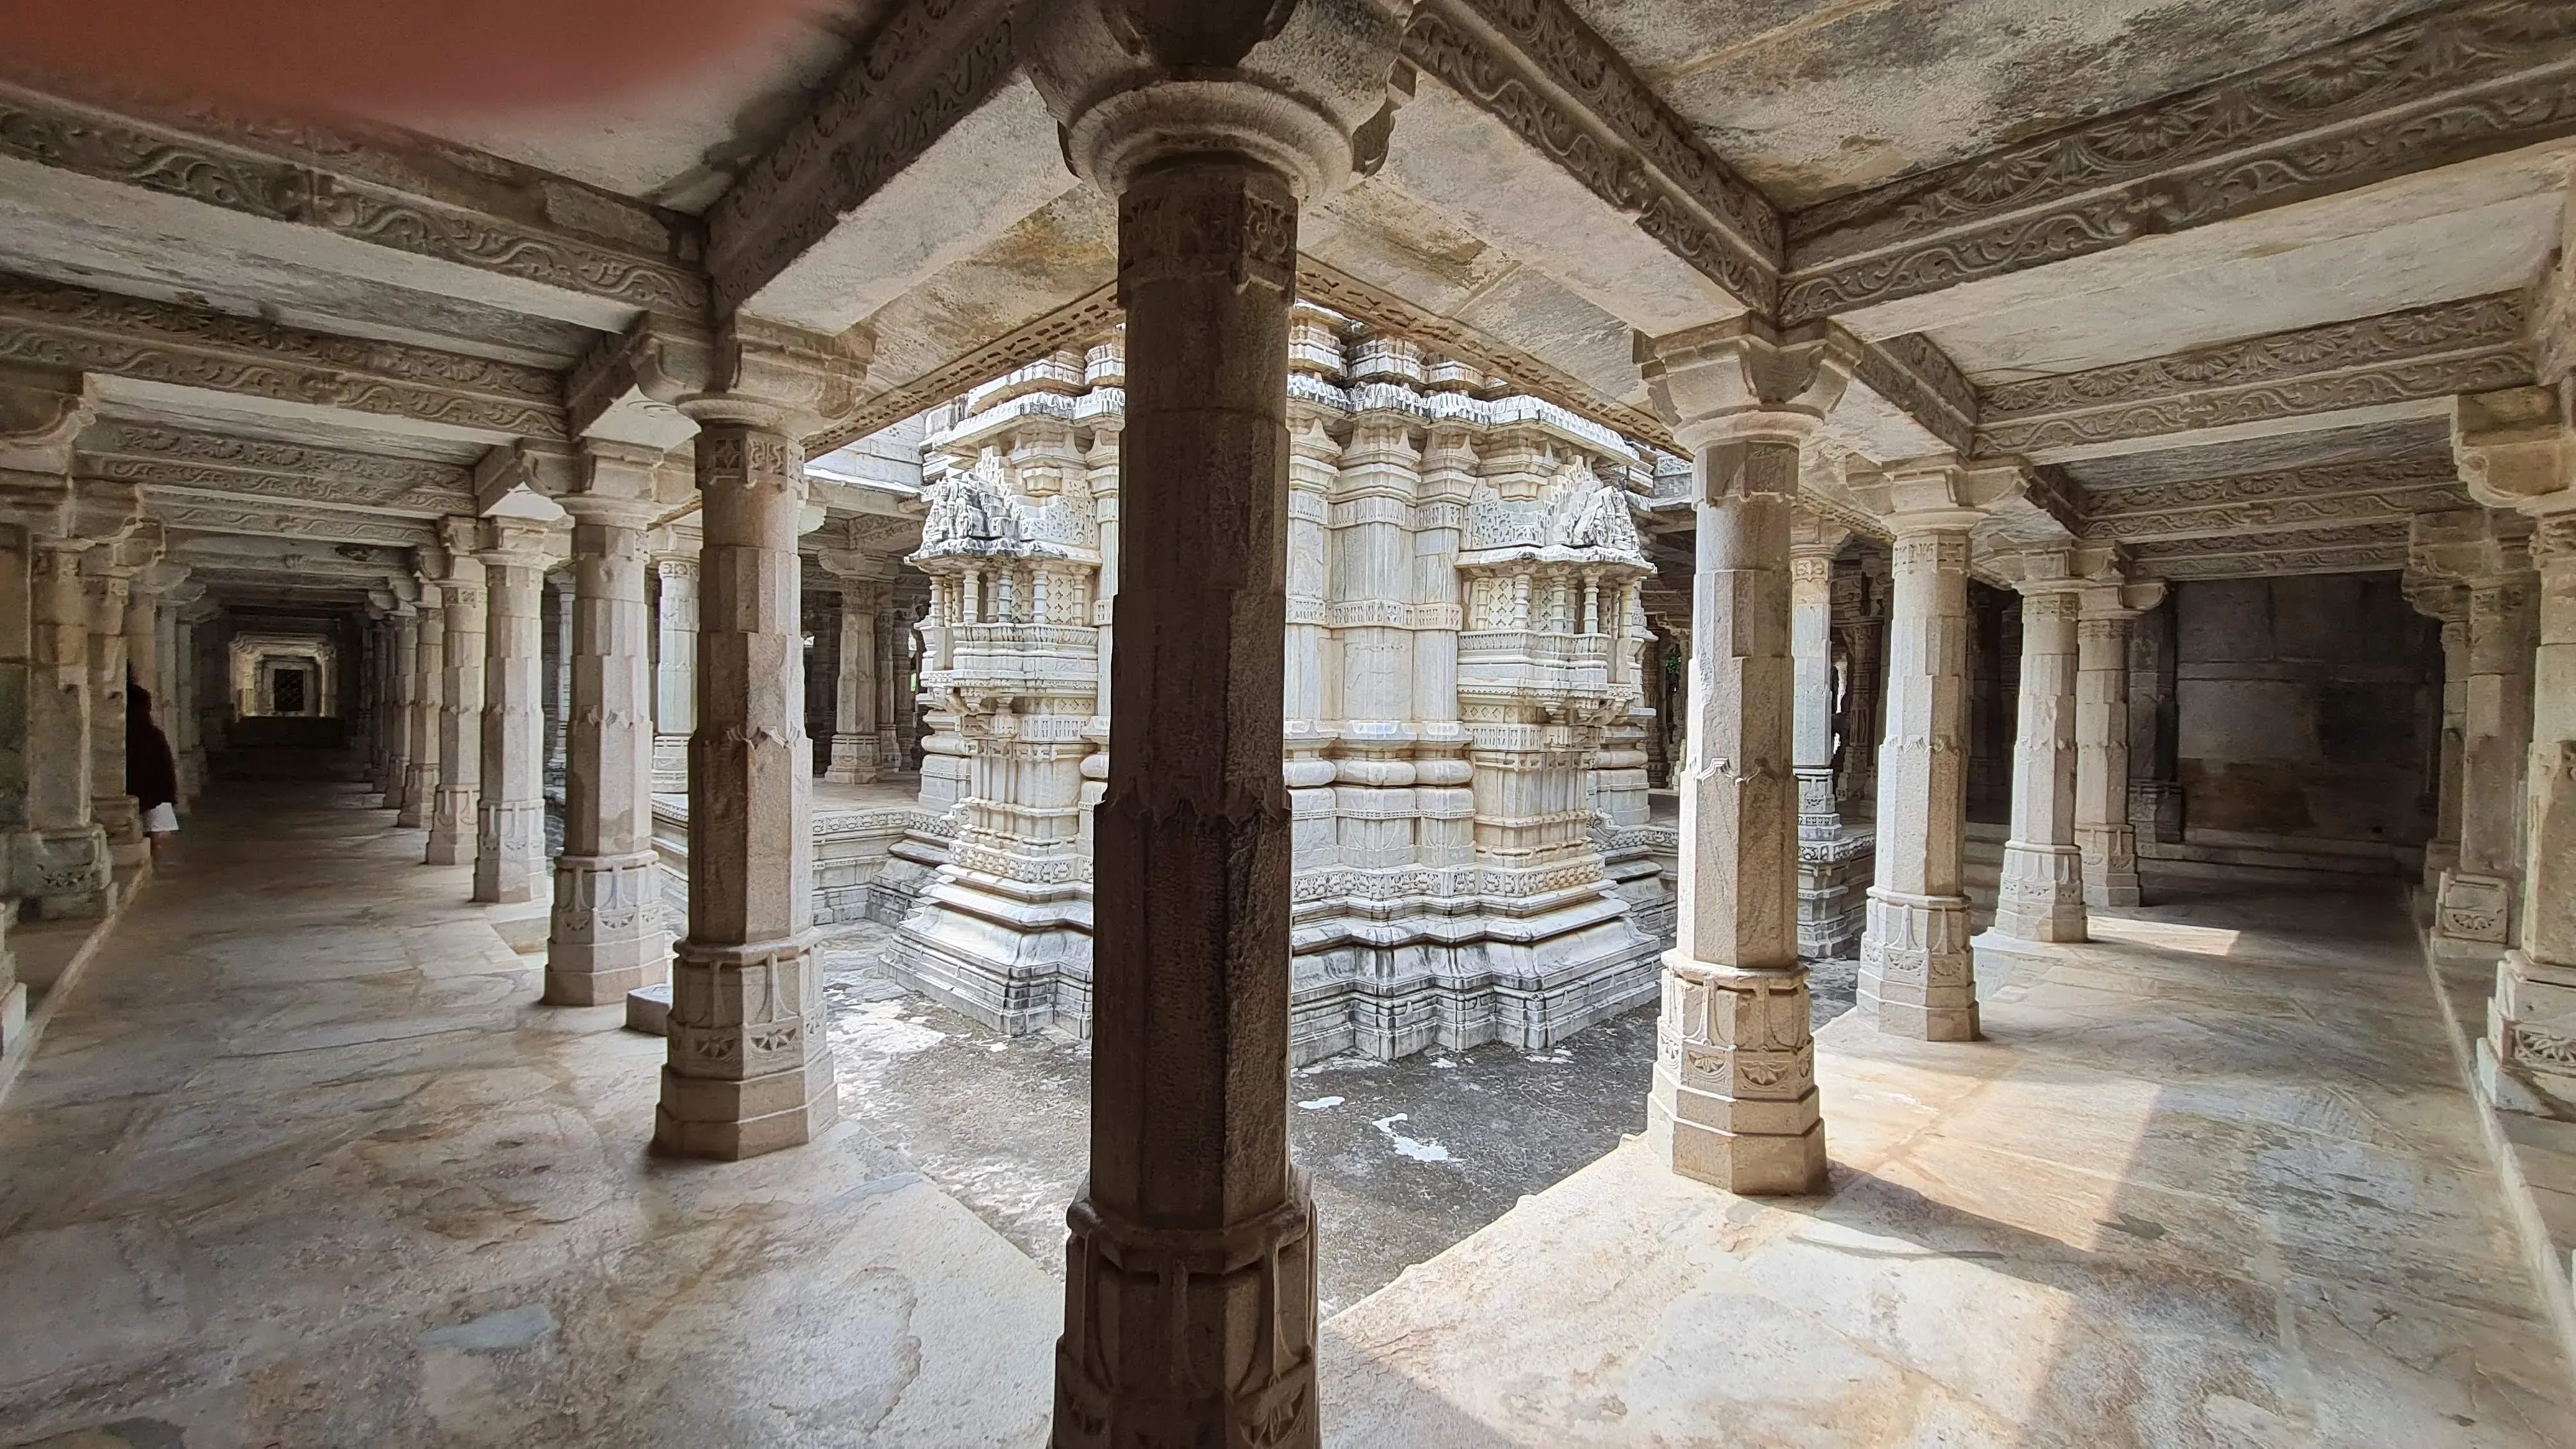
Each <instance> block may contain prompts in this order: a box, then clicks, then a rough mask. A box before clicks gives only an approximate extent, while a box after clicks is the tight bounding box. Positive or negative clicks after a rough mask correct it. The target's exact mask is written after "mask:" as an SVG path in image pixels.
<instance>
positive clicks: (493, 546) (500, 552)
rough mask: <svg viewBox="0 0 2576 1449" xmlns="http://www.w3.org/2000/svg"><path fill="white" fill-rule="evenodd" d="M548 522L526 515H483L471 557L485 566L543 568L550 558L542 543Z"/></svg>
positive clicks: (547, 535) (540, 570) (549, 530)
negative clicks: (513, 516)
mask: <svg viewBox="0 0 2576 1449" xmlns="http://www.w3.org/2000/svg"><path fill="white" fill-rule="evenodd" d="M554 531H555V530H554V528H553V527H552V526H551V525H548V524H544V523H539V522H537V521H536V520H534V519H527V518H487V519H484V520H483V526H482V528H481V529H480V530H479V531H478V536H477V537H476V539H475V544H476V547H475V550H474V559H475V562H477V563H479V564H481V565H483V566H484V567H485V568H486V569H531V570H535V571H536V572H538V573H543V572H544V571H545V568H546V565H547V564H548V563H550V562H552V555H551V553H550V551H549V550H548V549H547V547H546V544H547V541H548V539H549V538H550V536H551V535H552V534H553V533H554Z"/></svg>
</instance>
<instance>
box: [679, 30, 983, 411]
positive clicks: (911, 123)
mask: <svg viewBox="0 0 2576 1449" xmlns="http://www.w3.org/2000/svg"><path fill="white" fill-rule="evenodd" d="M1010 12H1011V5H1010V3H1009V0H910V3H908V4H905V5H903V6H902V7H901V8H900V9H898V10H897V11H896V12H895V14H894V16H893V18H891V19H890V20H888V21H887V22H886V23H885V25H884V26H883V28H881V29H879V30H878V31H877V33H876V34H875V35H874V36H873V37H871V38H870V39H869V40H868V42H867V43H866V44H865V45H863V46H861V47H860V48H859V51H858V53H857V54H856V55H855V56H853V57H852V58H851V60H850V62H849V64H848V65H846V66H845V67H843V68H842V70H841V73H840V74H839V75H838V76H836V77H834V78H833V81H832V83H831V85H830V86H829V87H828V88H826V89H825V90H824V91H823V92H822V93H821V94H820V95H818V96H817V97H816V98H815V100H814V104H813V107H812V108H811V109H810V110H808V111H807V112H806V113H805V115H804V116H803V117H802V118H801V119H799V120H798V121H797V123H796V124H795V126H793V127H792V128H790V129H789V131H788V132H787V134H786V135H785V136H784V137H782V138H781V139H780V140H779V142H778V144H777V145H776V146H775V147H774V148H772V149H771V151H770V152H769V154H768V155H766V156H764V157H762V158H761V159H760V160H759V161H758V162H757V163H756V164H754V165H753V166H752V167H751V168H750V169H748V170H746V171H744V172H743V174H742V175H741V176H740V177H739V178H737V179H736V180H735V182H734V184H733V185H732V187H730V188H729V189H727V190H726V192H725V194H724V195H723V196H722V197H720V198H718V199H717V201H716V204H715V205H714V206H713V207H711V208H709V210H708V212H707V242H708V270H709V271H711V272H712V273H713V274H714V276H715V295H716V302H717V305H718V307H719V308H720V309H721V310H726V311H730V310H731V309H733V308H735V307H738V306H740V305H742V303H743V302H744V301H745V299H747V298H749V297H750V296H751V295H752V294H753V293H755V292H758V291H759V290H760V289H761V288H762V287H763V286H766V285H767V284H768V283H769V281H770V279H771V278H773V277H776V276H777V275H778V274H779V273H780V272H781V271H783V270H785V269H786V268H787V266H788V264H789V263H791V262H793V261H794V260H795V259H796V258H797V257H799V256H801V255H802V254H804V252H805V251H806V250H807V249H809V248H811V247H812V246H813V245H814V244H815V243H816V242H819V241H821V240H822V239H823V238H824V237H825V236H826V235H828V234H830V232H831V230H832V228H833V227H835V226H837V225H838V224H839V223H840V220H841V218H842V217H844V216H846V215H848V214H849V213H850V212H852V211H854V210H856V209H857V208H858V206H859V204H860V203H861V202H863V201H865V200H867V199H868V197H869V196H871V195H873V194H874V193H875V192H876V190H877V188H879V187H881V186H883V185H884V184H885V183H886V181H887V180H888V179H889V178H891V177H892V176H894V175H895V173H897V172H898V171H901V170H902V169H903V168H904V167H906V166H908V165H910V164H911V163H912V162H914V161H916V160H918V159H920V157H921V155H922V154H923V153H924V152H926V151H928V150H929V149H930V146H931V144H932V143H933V142H935V141H937V140H938V139H939V138H940V137H941V136H943V135H945V134H946V133H947V131H948V129H949V127H951V126H954V125H955V124H957V122H959V121H960V120H962V119H964V118H965V117H966V116H968V115H970V114H972V113H973V112H974V111H975V109H976V108H977V107H979V106H981V105H983V104H984V102H985V101H986V100H987V99H989V98H990V97H991V96H992V94H993V93H994V92H995V91H996V90H998V89H1000V87H1001V84H1002V82H1003V81H1004V79H1006V78H1007V77H1008V76H1009V75H1010V74H1011V72H1012V70H1013V69H1014V67H1015V66H1016V64H1017V62H1016V60H1015V58H1014V56H1013V54H1012V49H1011V46H1012V34H1011V13H1010ZM898 416H901V415H900V414H898ZM854 436H859V435H854Z"/></svg>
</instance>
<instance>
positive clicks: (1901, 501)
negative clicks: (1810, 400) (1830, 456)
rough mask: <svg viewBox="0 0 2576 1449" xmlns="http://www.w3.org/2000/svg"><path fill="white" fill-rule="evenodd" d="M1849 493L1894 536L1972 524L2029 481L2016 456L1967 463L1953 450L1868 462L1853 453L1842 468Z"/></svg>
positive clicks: (1965, 526)
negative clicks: (1869, 464) (2008, 459)
mask: <svg viewBox="0 0 2576 1449" xmlns="http://www.w3.org/2000/svg"><path fill="white" fill-rule="evenodd" d="M1844 486H1845V487H1846V488H1847V489H1849V490H1850V493H1851V496H1852V499H1853V501H1854V502H1856V503H1858V504H1859V505H1860V506H1861V507H1862V508H1864V509H1867V510H1868V511H1869V512H1870V513H1872V514H1874V515H1876V516H1877V517H1878V518H1879V519H1880V520H1882V521H1883V522H1885V523H1886V524H1887V526H1888V528H1889V529H1890V530H1891V531H1893V532H1894V533H1896V534H1897V535H1899V536H1900V537H1901V536H1903V535H1906V534H1913V533H1931V532H1940V531H1945V530H1959V529H1968V528H1974V527H1975V526H1976V525H1977V523H1978V521H1979V520H1981V519H1983V518H1984V517H1985V516H1986V515H1987V514H1989V513H1992V512H1993V511H1994V510H1995V509H1996V508H1997V507H1998V506H1999V505H2001V504H2003V503H2004V502H2005V501H2007V500H2009V499H2012V498H2015V497H2018V496H2020V495H2021V494H2022V493H2023V492H2024V490H2026V489H2027V488H2028V487H2029V486H2030V475H2029V473H2028V471H2027V470H2026V469H2024V468H2023V467H2022V465H2021V464H2020V463H2018V462H2003V463H1977V464H1970V463H1967V462H1965V461H1963V460H1961V459H1960V458H1959V457H1958V456H1957V455H1956V454H1951V453H1937V454H1933V455H1931V456H1929V457H1922V458H1905V459H1900V460H1898V461H1895V462H1891V463H1887V464H1883V465H1881V466H1878V467H1875V468H1871V467H1867V466H1864V465H1862V464H1861V463H1860V461H1859V460H1858V459H1854V460H1853V461H1852V464H1851V466H1849V467H1848V468H1847V469H1846V470H1845V472H1844Z"/></svg>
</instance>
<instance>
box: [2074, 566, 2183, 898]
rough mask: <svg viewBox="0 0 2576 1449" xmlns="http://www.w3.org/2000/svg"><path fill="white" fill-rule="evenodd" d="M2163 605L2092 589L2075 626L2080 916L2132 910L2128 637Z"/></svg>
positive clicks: (2116, 589) (2138, 588) (2134, 864)
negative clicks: (2147, 614)
mask: <svg viewBox="0 0 2576 1449" xmlns="http://www.w3.org/2000/svg"><path fill="white" fill-rule="evenodd" d="M2163 598H2164V585H2163V584H2161V583H2152V582H2151V583H2142V584H2097V585H2094V586H2091V587H2088V588H2086V589H2085V590H2084V593H2083V601H2084V602H2083V608H2082V612H2080V613H2079V614H2078V615H2077V616H2076V622H2075V651H2076V654H2075V666H2076V676H2075V845H2076V848H2077V849H2078V850H2080V851H2081V852H2082V853H2083V857H2084V904H2085V906H2086V907H2087V908H2088V909H2092V910H2100V909H2103V908H2105V907H2122V906H2134V905H2136V904H2138V832H2137V829H2136V827H2134V826H2133V825H2131V824H2130V821H2129V631H2130V630H2131V629H2132V628H2133V627H2135V625H2136V622H2137V619H2138V616H2139V615H2140V614H2143V613H2145V612H2146V611H2148V610H2149V609H2152V608H2154V607H2155V606H2156V605H2157V604H2158V603H2160V602H2161V601H2162V600H2163Z"/></svg>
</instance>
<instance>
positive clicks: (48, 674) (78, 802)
mask: <svg viewBox="0 0 2576 1449" xmlns="http://www.w3.org/2000/svg"><path fill="white" fill-rule="evenodd" d="M88 548H89V543H88V541H87V540H85V539H83V538H81V537H79V536H78V535H77V534H70V535H61V536H54V537H40V538H37V539H36V540H34V557H33V560H32V563H31V568H30V573H31V581H30V584H29V597H30V613H31V615H32V619H33V627H34V632H33V636H32V641H31V647H30V649H29V658H30V665H31V668H30V677H29V684H28V704H27V761H28V782H27V834H26V835H25V836H23V837H21V838H20V839H19V840H18V841H17V842H16V843H15V844H16V849H15V851H14V852H13V853H14V854H15V856H16V859H15V860H13V861H12V862H11V865H12V870H11V876H12V879H13V881H14V883H15V885H16V888H17V891H18V893H19V894H20V895H22V896H23V897H25V898H27V899H30V900H33V901H34V902H35V903H36V904H35V910H36V914H37V915H39V916H43V917H47V918H58V917H70V916H95V915H98V914H99V913H101V912H102V911H104V910H106V909H107V900H108V894H107V893H108V881H109V873H110V869H111V865H112V861H111V856H110V851H109V847H108V840H107V832H106V830H105V829H104V828H103V827H102V826H100V824H99V823H98V817H97V814H96V805H95V803H94V802H95V798H96V797H95V795H94V794H93V789H94V783H93V782H94V778H95V777H94V775H93V773H92V761H93V758H94V757H93V755H92V752H91V749H90V716H91V714H92V712H93V711H94V710H95V709H96V707H97V703H96V701H97V696H96V692H95V691H94V690H93V689H92V687H91V683H90V671H89V649H90V631H89V604H88V595H87V591H86V588H85V587H84V585H83V582H82V579H81V563H82V559H83V555H84V553H85V552H86V551H87V549H88ZM121 772H122V765H121V764H120V777H121Z"/></svg>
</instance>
